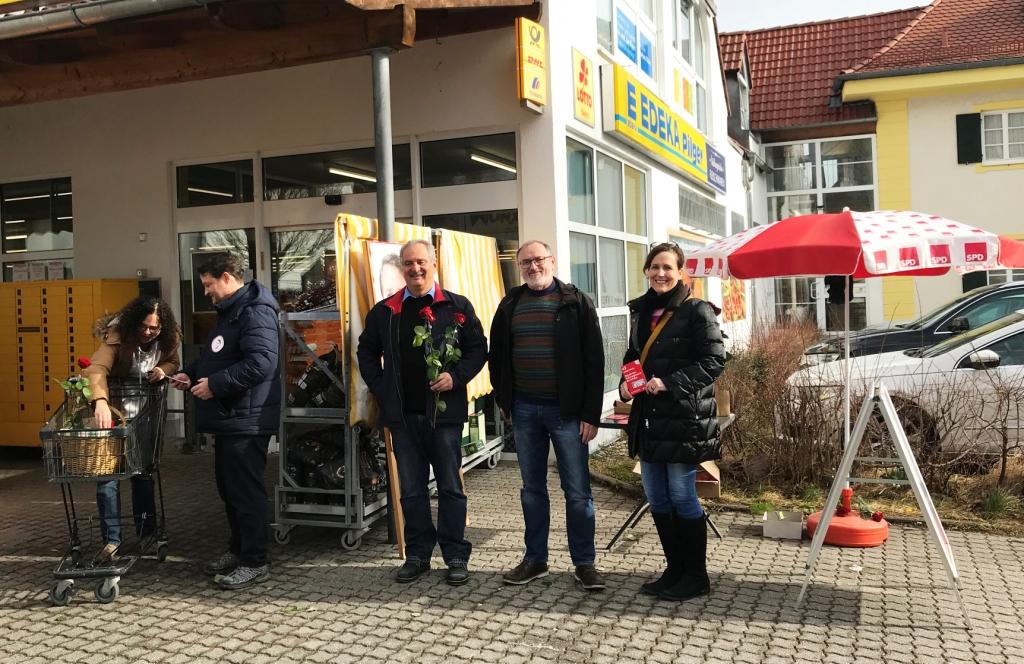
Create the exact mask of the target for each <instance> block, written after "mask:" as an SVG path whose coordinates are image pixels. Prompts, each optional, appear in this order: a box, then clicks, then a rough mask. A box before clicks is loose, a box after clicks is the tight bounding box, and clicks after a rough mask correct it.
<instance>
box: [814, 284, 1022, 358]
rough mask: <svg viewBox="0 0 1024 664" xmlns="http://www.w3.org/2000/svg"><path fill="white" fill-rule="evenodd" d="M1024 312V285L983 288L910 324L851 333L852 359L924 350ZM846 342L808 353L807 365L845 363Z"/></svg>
mask: <svg viewBox="0 0 1024 664" xmlns="http://www.w3.org/2000/svg"><path fill="white" fill-rule="evenodd" d="M1018 309H1024V282H1022V281H1013V282H1009V283H1005V284H996V285H992V286H982V287H981V288H975V289H974V290H970V291H967V292H966V293H964V294H963V295H961V296H960V297H958V298H956V299H955V300H953V301H952V302H948V303H946V304H944V305H942V306H940V307H938V308H937V309H934V310H933V311H930V312H929V313H927V314H925V315H924V316H921V317H920V318H918V319H917V320H915V321H912V322H910V323H898V324H896V325H876V326H871V327H866V328H864V329H862V330H857V331H855V332H851V333H850V357H859V356H861V355H873V354H876V353H887V352H893V351H898V350H906V349H908V348H924V347H926V346H931V345H933V344H936V343H938V342H939V341H942V340H944V339H948V338H949V337H951V336H953V335H956V334H960V333H961V332H965V331H967V330H972V329H975V328H977V327H980V326H982V325H984V324H986V323H988V322H991V321H994V320H996V319H997V318H1002V317H1003V316H1005V315H1007V314H1008V313H1010V312H1013V311H1017V310H1018ZM842 357H843V339H841V338H838V339H835V338H834V339H829V340H827V341H823V342H821V343H818V344H815V345H813V346H811V347H810V348H808V349H807V351H806V352H805V355H804V362H805V364H818V363H820V362H830V361H833V360H838V359H842Z"/></svg>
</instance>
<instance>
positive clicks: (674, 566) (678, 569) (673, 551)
mask: <svg viewBox="0 0 1024 664" xmlns="http://www.w3.org/2000/svg"><path fill="white" fill-rule="evenodd" d="M651 517H652V518H653V519H654V527H655V528H657V529H658V539H659V540H661V550H662V551H664V552H665V563H666V565H667V567H666V568H665V571H664V572H662V573H661V576H660V577H659V578H658V579H657V580H655V581H648V582H647V583H645V584H643V585H642V586H640V590H641V591H642V592H644V593H647V594H648V595H657V594H658V593H660V592H661V591H663V590H665V589H666V588H669V587H670V586H673V585H675V584H677V583H679V580H680V579H682V578H683V572H684V571H685V567H684V565H683V560H682V555H681V554H682V551H681V550H680V542H679V535H678V534H677V533H676V523H675V520H676V515H675V513H674V512H664V513H661V512H651Z"/></svg>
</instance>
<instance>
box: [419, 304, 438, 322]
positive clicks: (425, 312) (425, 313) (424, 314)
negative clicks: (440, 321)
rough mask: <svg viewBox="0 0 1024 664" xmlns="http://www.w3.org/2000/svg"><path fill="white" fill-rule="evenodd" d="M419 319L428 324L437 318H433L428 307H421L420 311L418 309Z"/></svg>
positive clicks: (431, 310)
mask: <svg viewBox="0 0 1024 664" xmlns="http://www.w3.org/2000/svg"><path fill="white" fill-rule="evenodd" d="M420 318H422V319H423V320H425V321H427V322H428V323H433V322H434V321H436V320H437V318H436V317H435V316H434V310H433V309H431V308H430V307H423V308H422V309H420Z"/></svg>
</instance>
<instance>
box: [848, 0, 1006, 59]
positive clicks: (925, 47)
mask: <svg viewBox="0 0 1024 664" xmlns="http://www.w3.org/2000/svg"><path fill="white" fill-rule="evenodd" d="M1015 58H1024V3H1021V2H1019V1H1016V0H935V2H933V3H932V4H931V6H929V7H925V8H924V10H923V11H922V12H921V14H920V15H919V16H918V17H917V18H916V19H915V20H914V21H912V22H911V23H910V24H909V25H908V26H907V27H906V29H904V30H903V31H901V32H900V33H899V34H898V35H896V36H895V37H894V38H893V39H892V40H890V41H889V42H888V43H887V44H885V45H884V46H882V47H881V48H880V49H879V50H878V51H877V52H876V53H873V54H872V56H871V57H870V58H866V59H865V60H864V61H862V62H860V63H858V64H857V65H856V66H854V67H852V68H851V69H850V71H851V72H854V73H869V72H884V71H893V70H902V69H919V68H925V67H942V66H943V65H957V64H963V63H975V62H989V61H993V60H1007V59H1015Z"/></svg>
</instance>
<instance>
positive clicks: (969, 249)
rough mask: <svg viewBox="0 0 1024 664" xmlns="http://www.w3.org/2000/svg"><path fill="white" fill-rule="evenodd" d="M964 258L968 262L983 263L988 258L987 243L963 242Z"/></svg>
mask: <svg viewBox="0 0 1024 664" xmlns="http://www.w3.org/2000/svg"><path fill="white" fill-rule="evenodd" d="M964 260H965V261H967V262H968V263H984V262H985V261H987V260H988V245H987V244H986V243H984V242H966V243H964Z"/></svg>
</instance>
